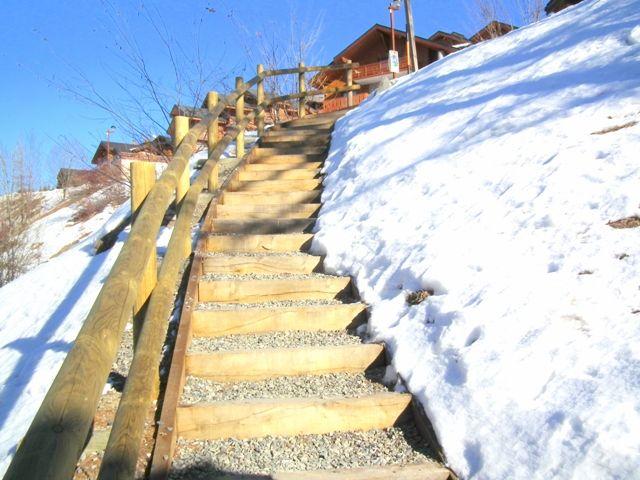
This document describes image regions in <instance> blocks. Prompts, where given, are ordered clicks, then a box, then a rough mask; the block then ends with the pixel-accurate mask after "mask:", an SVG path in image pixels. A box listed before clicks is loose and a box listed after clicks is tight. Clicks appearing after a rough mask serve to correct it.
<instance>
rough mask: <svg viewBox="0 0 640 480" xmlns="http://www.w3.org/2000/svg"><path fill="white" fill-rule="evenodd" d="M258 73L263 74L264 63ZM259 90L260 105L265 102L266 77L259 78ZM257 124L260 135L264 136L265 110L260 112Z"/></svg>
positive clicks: (260, 65)
mask: <svg viewBox="0 0 640 480" xmlns="http://www.w3.org/2000/svg"><path fill="white" fill-rule="evenodd" d="M257 73H258V75H262V74H263V73H264V65H262V64H259V65H258V69H257ZM256 91H257V95H256V97H257V100H258V106H260V105H261V104H262V102H264V79H263V78H260V80H258V84H257V85H256ZM256 125H257V127H258V136H259V137H262V136H263V135H264V110H262V111H259V112H258V116H257V117H256Z"/></svg>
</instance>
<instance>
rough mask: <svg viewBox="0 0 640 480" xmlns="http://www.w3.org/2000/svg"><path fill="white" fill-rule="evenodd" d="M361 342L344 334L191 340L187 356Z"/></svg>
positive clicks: (297, 333)
mask: <svg viewBox="0 0 640 480" xmlns="http://www.w3.org/2000/svg"><path fill="white" fill-rule="evenodd" d="M361 343H362V339H361V338H360V337H358V336H357V335H356V334H355V332H348V331H345V330H337V331H329V332H322V331H320V332H306V331H300V330H295V331H286V332H270V333H259V334H251V335H227V336H225V337H215V338H208V337H194V338H193V339H192V340H191V344H190V345H189V353H207V352H217V351H222V350H255V349H260V348H294V347H325V346H335V345H359V344H361Z"/></svg>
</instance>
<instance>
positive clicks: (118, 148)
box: [91, 135, 171, 163]
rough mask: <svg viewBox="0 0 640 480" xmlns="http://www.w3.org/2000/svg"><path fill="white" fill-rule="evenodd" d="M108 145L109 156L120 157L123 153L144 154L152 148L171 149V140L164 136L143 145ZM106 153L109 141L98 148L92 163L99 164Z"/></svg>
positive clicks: (111, 143)
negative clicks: (99, 160)
mask: <svg viewBox="0 0 640 480" xmlns="http://www.w3.org/2000/svg"><path fill="white" fill-rule="evenodd" d="M108 145H109V154H110V155H118V154H121V153H135V152H142V151H146V150H148V149H150V148H157V147H158V146H160V147H167V148H171V139H170V138H168V137H165V136H163V135H158V136H157V137H155V138H153V139H152V140H149V141H146V142H142V143H121V142H108ZM106 152H107V141H106V140H102V141H101V142H100V144H99V145H98V148H96V152H95V153H94V154H93V158H92V159H91V163H98V159H99V158H100V157H101V156H102V155H104V154H106Z"/></svg>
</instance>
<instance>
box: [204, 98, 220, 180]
mask: <svg viewBox="0 0 640 480" xmlns="http://www.w3.org/2000/svg"><path fill="white" fill-rule="evenodd" d="M218 101H219V97H218V92H213V91H212V92H209V93H208V94H207V109H209V111H211V110H213V109H214V108H216V106H217V105H218ZM217 144H218V119H217V118H216V119H215V120H212V121H211V123H210V124H209V126H208V127H207V148H208V150H209V155H211V152H213V150H214V149H215V148H216V145H217ZM219 175H220V167H219V165H218V163H217V162H216V165H215V166H214V167H213V170H212V171H211V175H210V176H209V182H208V184H209V191H210V192H214V191H215V190H217V188H218V178H219Z"/></svg>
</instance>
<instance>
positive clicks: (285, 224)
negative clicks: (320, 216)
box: [211, 218, 316, 235]
mask: <svg viewBox="0 0 640 480" xmlns="http://www.w3.org/2000/svg"><path fill="white" fill-rule="evenodd" d="M211 223H212V225H211V226H212V230H213V232H214V233H235V234H247V235H248V234H259V235H266V234H278V233H298V232H299V233H310V232H311V230H312V229H313V226H314V225H315V223H316V219H315V218H266V219H260V218H257V219H241V220H230V219H224V220H220V219H217V218H214V219H213V221H212V222H211Z"/></svg>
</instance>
